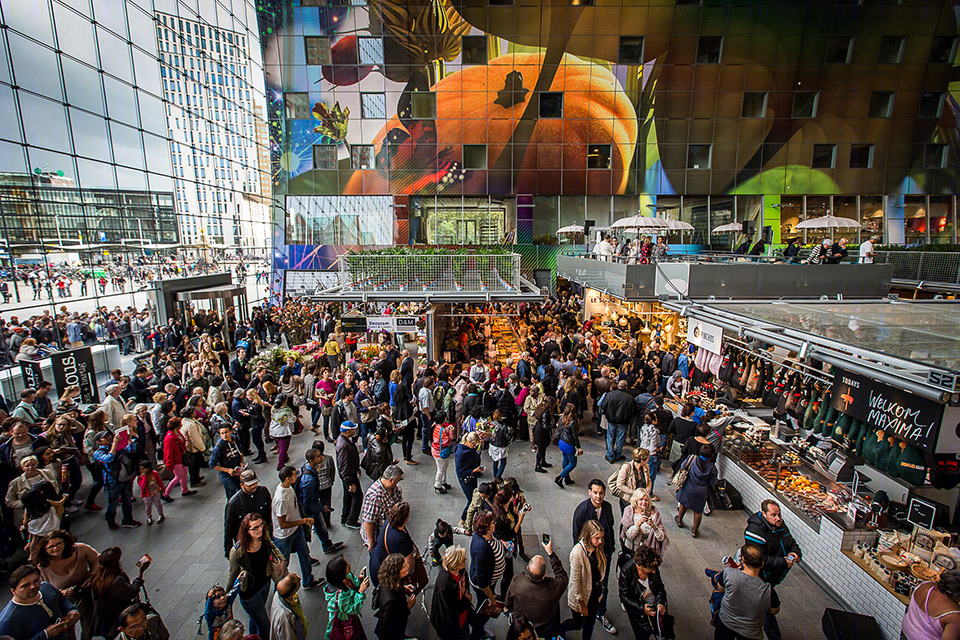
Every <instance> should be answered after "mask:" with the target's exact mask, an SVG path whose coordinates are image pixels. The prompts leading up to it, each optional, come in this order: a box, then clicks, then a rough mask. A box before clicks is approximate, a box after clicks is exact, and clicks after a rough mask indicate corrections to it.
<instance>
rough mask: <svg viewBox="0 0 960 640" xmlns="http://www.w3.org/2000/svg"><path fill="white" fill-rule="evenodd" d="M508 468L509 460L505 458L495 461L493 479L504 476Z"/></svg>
mask: <svg viewBox="0 0 960 640" xmlns="http://www.w3.org/2000/svg"><path fill="white" fill-rule="evenodd" d="M506 468H507V459H506V458H503V459H501V460H494V461H493V477H494V478H499V477H500V476H502V475H503V472H504V470H505V469H506Z"/></svg>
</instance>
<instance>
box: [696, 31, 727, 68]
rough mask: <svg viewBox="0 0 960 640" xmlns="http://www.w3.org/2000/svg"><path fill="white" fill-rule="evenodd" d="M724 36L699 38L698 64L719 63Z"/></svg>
mask: <svg viewBox="0 0 960 640" xmlns="http://www.w3.org/2000/svg"><path fill="white" fill-rule="evenodd" d="M722 49H723V36H700V38H699V39H698V40H697V64H718V63H719V62H720V54H721V52H722Z"/></svg>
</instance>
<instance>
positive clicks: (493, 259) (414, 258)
mask: <svg viewBox="0 0 960 640" xmlns="http://www.w3.org/2000/svg"><path fill="white" fill-rule="evenodd" d="M340 264H341V267H340V284H341V285H344V287H343V291H346V292H376V293H383V292H391V291H395V292H401V293H413V292H458V293H459V292H464V293H473V292H476V293H481V292H486V293H496V292H508V293H517V292H519V291H520V284H521V283H520V255H519V254H516V253H511V254H497V255H432V256H431V255H364V254H357V255H348V256H345V257H344V259H343V260H341V261H340Z"/></svg>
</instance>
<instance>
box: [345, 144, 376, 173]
mask: <svg viewBox="0 0 960 640" xmlns="http://www.w3.org/2000/svg"><path fill="white" fill-rule="evenodd" d="M350 166H351V167H353V169H354V170H355V171H356V170H359V169H374V168H375V166H374V153H373V145H372V144H355V145H353V146H352V147H350Z"/></svg>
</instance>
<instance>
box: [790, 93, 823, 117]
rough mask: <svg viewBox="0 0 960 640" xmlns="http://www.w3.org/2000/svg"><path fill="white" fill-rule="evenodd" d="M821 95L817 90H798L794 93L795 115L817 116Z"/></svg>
mask: <svg viewBox="0 0 960 640" xmlns="http://www.w3.org/2000/svg"><path fill="white" fill-rule="evenodd" d="M819 95H820V94H818V93H817V92H816V91H797V92H796V93H795V94H793V117H794V118H814V117H816V115H817V102H818V99H819Z"/></svg>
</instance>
